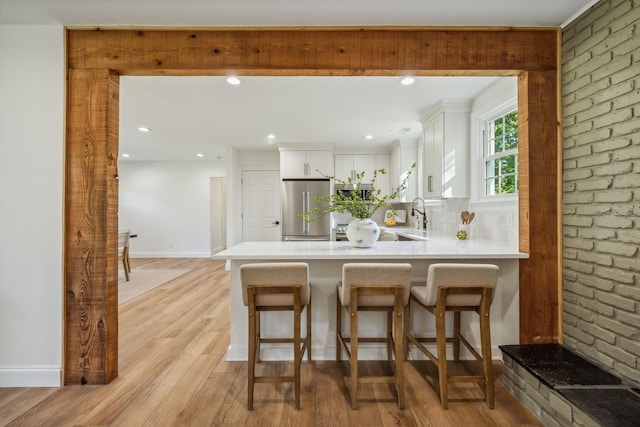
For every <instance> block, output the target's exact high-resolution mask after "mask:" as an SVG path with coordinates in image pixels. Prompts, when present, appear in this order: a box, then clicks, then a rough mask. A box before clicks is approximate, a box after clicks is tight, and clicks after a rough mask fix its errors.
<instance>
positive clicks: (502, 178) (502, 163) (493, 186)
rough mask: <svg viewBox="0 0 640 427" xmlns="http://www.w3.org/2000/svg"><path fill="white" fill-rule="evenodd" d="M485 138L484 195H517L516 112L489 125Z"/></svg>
mask: <svg viewBox="0 0 640 427" xmlns="http://www.w3.org/2000/svg"><path fill="white" fill-rule="evenodd" d="M485 135H486V141H485V151H484V158H485V195H487V196H495V195H500V194H512V193H517V192H518V112H517V111H513V112H510V113H508V114H506V115H504V116H501V117H498V118H497V119H494V120H492V121H491V122H489V123H488V125H487V130H486V132H485Z"/></svg>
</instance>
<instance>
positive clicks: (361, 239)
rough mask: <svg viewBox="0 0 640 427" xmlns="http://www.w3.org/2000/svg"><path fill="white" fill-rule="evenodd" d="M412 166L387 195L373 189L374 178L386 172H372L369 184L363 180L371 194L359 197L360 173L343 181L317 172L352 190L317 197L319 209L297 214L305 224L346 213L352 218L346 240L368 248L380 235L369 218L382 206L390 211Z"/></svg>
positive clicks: (360, 194) (363, 176)
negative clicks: (324, 216)
mask: <svg viewBox="0 0 640 427" xmlns="http://www.w3.org/2000/svg"><path fill="white" fill-rule="evenodd" d="M415 166H416V164H415V163H414V164H413V165H411V168H409V170H408V171H407V172H406V173H405V174H404V177H403V179H402V183H401V184H400V185H399V186H398V187H397V188H396V189H395V190H394V191H393V192H392V193H391V194H383V193H382V191H381V190H380V189H379V188H377V187H376V180H377V179H378V176H379V175H385V174H386V173H387V172H386V170H385V169H377V170H374V171H373V177H372V179H371V181H366V183H367V184H369V183H370V184H371V191H370V192H368V195H367V196H363V195H362V191H360V190H361V188H362V184H363V182H362V181H363V179H364V178H365V172H364V171H363V172H358V173H357V174H356V177H355V179H352V178H348V179H347V180H342V179H339V178H336V177H335V176H329V175H324V174H323V173H322V172H320V171H318V172H320V173H321V174H322V175H323V176H324V177H325V178H329V179H332V180H333V181H334V183H336V184H342V185H344V186H345V187H346V188H352V189H353V190H354V191H351V192H341V193H333V194H330V195H328V196H323V197H317V198H316V201H318V202H320V203H322V206H320V207H317V208H314V209H312V210H310V211H308V212H305V213H303V214H301V216H302V217H304V219H305V220H306V221H307V222H310V221H313V220H316V219H318V218H320V217H321V216H323V215H327V214H329V213H331V212H339V213H349V214H351V216H352V217H353V218H354V219H353V221H351V223H350V224H349V227H348V228H347V239H349V241H350V242H351V243H352V244H353V245H354V246H355V247H363V248H368V247H371V246H372V245H373V243H374V242H375V241H376V240H378V237H379V236H380V227H379V226H378V224H376V222H375V221H374V220H372V219H371V217H372V216H373V214H374V213H375V212H376V211H377V210H378V209H380V208H382V207H385V208H387V209H392V207H391V202H392V201H393V200H396V199H397V198H398V196H399V195H400V194H401V193H402V192H403V191H404V190H406V189H407V181H408V180H409V176H410V175H411V172H412V171H413V168H415Z"/></svg>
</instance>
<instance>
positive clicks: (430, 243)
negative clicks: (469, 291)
mask: <svg viewBox="0 0 640 427" xmlns="http://www.w3.org/2000/svg"><path fill="white" fill-rule="evenodd" d="M528 257H529V255H528V254H526V253H523V252H519V251H518V250H517V248H514V247H513V245H508V244H506V243H503V242H494V241H489V240H473V239H470V240H457V239H452V238H438V237H435V238H429V240H425V241H417V240H416V241H406V242H404V241H378V242H376V243H375V245H374V246H373V247H371V248H354V247H353V246H352V245H351V243H349V242H334V241H295V242H244V243H240V244H238V245H236V246H233V247H231V248H229V249H226V250H224V251H222V252H218V253H217V254H215V255H214V256H213V259H225V260H226V259H229V260H300V259H327V260H331V259H336V260H345V259H350V260H354V259H355V260H358V259H361V260H367V259H497V258H503V259H519V258H528Z"/></svg>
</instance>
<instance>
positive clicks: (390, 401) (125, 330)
mask: <svg viewBox="0 0 640 427" xmlns="http://www.w3.org/2000/svg"><path fill="white" fill-rule="evenodd" d="M131 264H132V267H134V268H145V267H146V268H163V269H164V268H176V269H190V272H188V273H186V274H184V275H182V276H180V277H178V278H176V279H174V280H172V281H170V282H169V283H167V284H164V285H162V286H160V287H158V288H155V289H153V290H151V291H149V292H147V293H145V294H143V295H141V296H139V297H137V298H134V299H132V300H130V301H127V302H125V303H123V304H121V305H120V307H119V310H120V311H119V314H120V323H119V329H120V336H119V345H120V353H119V363H120V366H119V376H118V378H116V379H115V380H114V381H112V382H111V383H110V384H108V385H99V386H95V385H85V386H80V385H79V386H66V387H62V388H0V425H2V426H89V425H91V426H98V425H100V426H226V425H228V426H233V425H236V426H242V425H252V426H253V425H255V426H284V425H286V426H356V425H359V426H440V427H442V426H465V427H473V426H509V427H513V426H540V425H541V424H540V423H539V422H537V420H536V419H535V418H534V417H533V416H532V415H531V414H530V413H529V412H528V411H527V410H526V409H525V408H524V407H523V406H522V405H521V404H520V403H519V402H518V401H517V400H515V399H514V398H513V397H512V396H511V395H510V394H509V393H508V392H507V391H505V389H504V388H503V387H502V384H501V381H500V375H501V364H500V363H495V364H494V365H495V369H496V373H497V375H496V384H495V386H496V405H495V406H496V408H495V409H494V410H490V409H488V408H487V407H486V405H485V404H484V403H483V402H482V401H479V399H481V398H482V394H481V392H480V391H479V389H478V388H477V386H474V385H465V384H454V385H452V386H451V389H450V392H449V394H450V398H451V401H450V403H449V410H448V411H444V410H442V408H441V406H440V403H439V401H438V397H437V395H436V392H435V391H434V390H433V388H432V387H431V385H430V382H429V381H431V380H432V375H433V373H434V368H433V365H432V364H431V363H430V362H407V363H406V364H405V379H406V389H405V393H406V409H405V410H403V411H401V410H399V409H398V406H397V405H396V401H395V392H394V391H393V389H392V388H391V387H390V386H389V385H384V384H365V385H363V386H362V387H361V390H360V393H359V407H358V410H356V411H352V410H351V408H350V404H349V399H348V391H347V388H346V385H345V375H346V374H348V366H347V365H346V363H344V362H343V363H340V364H338V363H335V362H330V361H317V362H315V361H312V362H303V367H302V399H301V408H300V411H296V410H295V409H294V408H293V393H292V388H291V385H290V384H257V385H256V393H255V403H254V406H255V410H254V411H252V412H249V411H247V410H246V390H247V381H246V370H247V365H246V363H244V362H227V361H226V360H225V353H226V350H227V347H228V345H229V304H228V299H229V289H228V288H229V276H228V273H227V272H225V271H224V263H223V262H220V261H211V260H207V259H144V260H142V259H132V260H131ZM289 367H290V366H289V363H286V362H265V363H262V364H261V366H260V368H259V369H261V370H262V371H259V373H260V374H263V373H266V372H269V373H271V374H272V373H278V375H283V374H285V373H286V372H288V369H289ZM453 368H457V369H465V370H466V369H469V367H468V366H466V365H462V364H461V365H460V366H454V367H453ZM361 369H362V370H363V372H365V373H367V372H370V373H371V372H380V371H382V370H386V369H388V366H387V365H386V364H385V363H382V362H373V361H372V362H364V363H362V364H361Z"/></svg>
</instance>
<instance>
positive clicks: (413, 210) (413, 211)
mask: <svg viewBox="0 0 640 427" xmlns="http://www.w3.org/2000/svg"><path fill="white" fill-rule="evenodd" d="M416 201H421V202H422V211H420V210H418V209H416V208H415V205H416ZM416 213H418V214H420V215H422V228H421V229H422V230H423V231H425V230H426V229H427V222H429V221H427V203H426V202H425V201H424V199H423V198H421V197H416V198H415V199H413V202H411V216H416Z"/></svg>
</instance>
